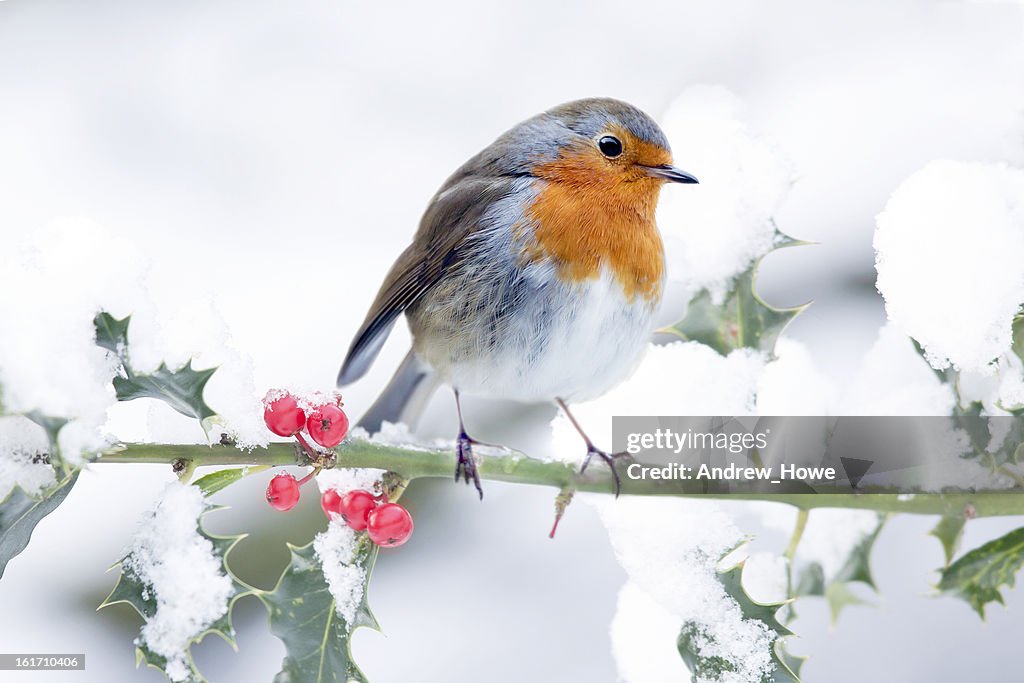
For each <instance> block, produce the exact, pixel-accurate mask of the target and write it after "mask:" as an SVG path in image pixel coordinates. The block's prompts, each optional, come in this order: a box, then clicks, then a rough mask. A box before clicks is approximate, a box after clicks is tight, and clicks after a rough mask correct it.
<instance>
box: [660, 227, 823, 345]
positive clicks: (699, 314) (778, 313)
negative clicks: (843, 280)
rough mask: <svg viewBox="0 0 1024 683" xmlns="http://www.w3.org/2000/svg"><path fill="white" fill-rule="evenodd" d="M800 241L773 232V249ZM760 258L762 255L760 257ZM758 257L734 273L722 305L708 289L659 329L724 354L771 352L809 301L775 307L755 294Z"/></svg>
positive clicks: (793, 244)
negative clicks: (683, 314) (675, 319)
mask: <svg viewBox="0 0 1024 683" xmlns="http://www.w3.org/2000/svg"><path fill="white" fill-rule="evenodd" d="M798 244H803V242H797V241H796V240H794V239H792V238H791V237H788V236H787V235H784V234H782V233H781V232H778V231H776V236H775V248H776V249H779V248H783V247H789V246H795V245H798ZM762 258H763V257H762ZM760 264H761V259H758V260H757V261H755V262H754V264H753V265H752V266H751V267H750V268H748V269H747V270H746V271H745V272H744V273H742V274H741V275H739V276H737V278H736V280H735V282H734V283H733V286H732V289H731V290H730V291H729V293H728V294H727V295H726V297H725V300H724V301H723V302H722V303H721V304H716V303H714V302H713V301H712V299H711V295H710V293H709V292H708V291H707V290H704V291H701V292H700V293H699V294H697V296H695V297H694V298H693V300H692V301H690V305H689V307H688V309H687V312H686V317H685V318H683V319H682V320H680V321H679V322H677V323H676V324H675V325H671V326H669V327H666V328H663V329H662V330H660V331H661V332H665V333H668V334H675V335H678V336H679V337H681V338H683V339H685V340H688V341H697V342H700V343H701V344H705V345H707V346H710V347H711V348H713V349H715V350H716V351H718V352H719V353H720V354H722V355H723V356H725V355H728V354H729V353H730V352H731V351H734V350H736V349H739V348H753V349H762V350H765V351H769V352H771V351H772V350H773V349H774V348H775V341H776V340H777V339H778V338H779V335H780V334H781V333H782V330H783V329H784V328H785V327H786V325H787V324H789V321H790V320H792V319H793V318H795V317H796V316H797V315H798V314H799V313H800V312H801V311H803V310H804V309H805V308H807V306H809V305H810V304H804V305H803V306H795V307H793V308H775V307H774V306H771V305H769V304H767V303H765V301H764V300H763V299H762V298H761V297H760V296H759V295H758V293H757V286H756V285H757V270H758V267H759V266H760Z"/></svg>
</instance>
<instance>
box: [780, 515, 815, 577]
mask: <svg viewBox="0 0 1024 683" xmlns="http://www.w3.org/2000/svg"><path fill="white" fill-rule="evenodd" d="M808 517H810V513H809V512H807V510H798V511H797V513H796V526H795V527H793V535H792V536H790V537H789V545H788V546H786V559H788V560H789V562H790V564H792V562H793V558H794V557H796V548H797V546H799V545H800V539H801V538H803V536H804V529H805V528H807V518H808Z"/></svg>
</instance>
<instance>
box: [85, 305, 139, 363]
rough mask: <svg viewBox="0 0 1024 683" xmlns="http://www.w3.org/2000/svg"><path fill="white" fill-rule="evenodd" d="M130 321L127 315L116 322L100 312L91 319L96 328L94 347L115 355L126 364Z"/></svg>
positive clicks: (111, 317)
mask: <svg viewBox="0 0 1024 683" xmlns="http://www.w3.org/2000/svg"><path fill="white" fill-rule="evenodd" d="M131 319H132V317H131V316H130V315H129V316H125V317H124V318H122V319H121V320H118V319H117V318H115V317H114V316H112V315H110V314H109V313H107V312H106V311H100V312H99V313H97V314H96V317H95V318H93V319H92V324H93V327H95V328H96V345H97V346H99V347H102V348H104V349H106V350H107V351H111V352H113V353H114V354H116V355H117V357H118V358H120V359H121V363H123V364H126V363H127V362H128V351H127V350H128V324H129V323H130V322H131Z"/></svg>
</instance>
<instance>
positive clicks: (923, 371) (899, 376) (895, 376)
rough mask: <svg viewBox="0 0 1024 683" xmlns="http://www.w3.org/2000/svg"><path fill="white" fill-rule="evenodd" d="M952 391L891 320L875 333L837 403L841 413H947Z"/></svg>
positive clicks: (950, 408) (951, 404) (952, 399)
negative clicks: (876, 337) (856, 371)
mask: <svg viewBox="0 0 1024 683" xmlns="http://www.w3.org/2000/svg"><path fill="white" fill-rule="evenodd" d="M953 405H954V397H953V391H952V389H950V387H949V385H948V384H943V383H942V382H941V381H939V378H938V377H936V376H935V373H934V372H932V369H931V368H929V367H928V363H926V362H925V361H924V359H923V358H921V356H920V354H918V353H917V351H916V350H915V349H914V345H913V343H912V342H911V340H910V339H909V338H908V337H907V335H906V334H905V333H904V332H903V331H902V330H901V329H900V328H899V327H898V326H897V325H895V324H894V323H888V324H886V325H885V326H884V327H882V329H880V330H879V332H878V339H877V340H876V341H875V343H874V345H873V346H872V347H871V349H870V350H869V351H868V353H867V355H865V357H864V360H863V361H862V363H861V367H860V370H859V372H858V373H857V378H856V380H855V381H854V382H853V383H852V384H851V385H850V386H849V387H848V388H847V391H846V392H845V393H844V395H843V399H842V402H841V403H840V411H841V413H840V414H842V415H943V416H944V415H949V414H950V413H951V412H952V410H953Z"/></svg>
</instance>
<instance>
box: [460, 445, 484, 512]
mask: <svg viewBox="0 0 1024 683" xmlns="http://www.w3.org/2000/svg"><path fill="white" fill-rule="evenodd" d="M474 445H481V446H483V445H485V444H482V443H481V442H479V441H477V440H476V439H473V438H470V436H469V435H468V434H466V432H465V431H460V432H459V438H458V440H457V441H456V447H455V448H456V455H458V462H456V463H455V481H456V482H457V481H458V480H459V477H462V478H463V479H465V481H466V483H467V484H469V483H470V482H473V486H475V487H476V492H477V493H479V494H480V500H483V499H484V489H483V487H482V486H480V474H479V473H478V472H477V470H476V458H475V457H474V456H473V446H474Z"/></svg>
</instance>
